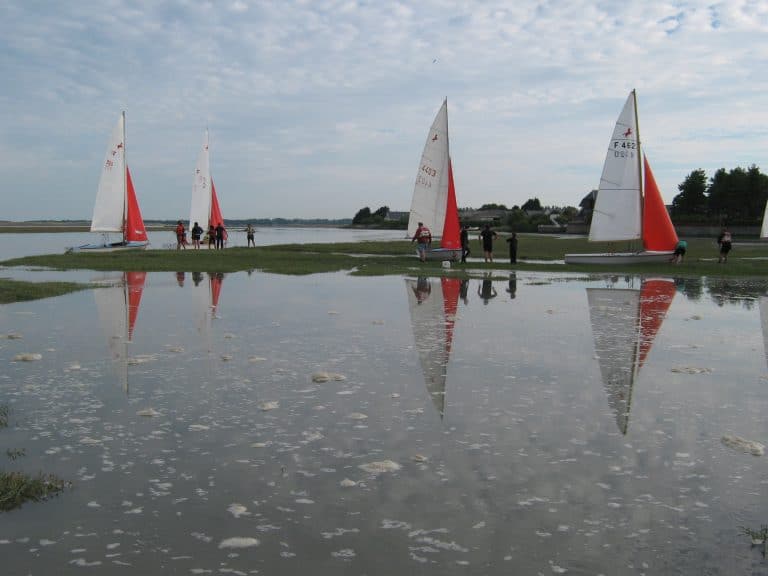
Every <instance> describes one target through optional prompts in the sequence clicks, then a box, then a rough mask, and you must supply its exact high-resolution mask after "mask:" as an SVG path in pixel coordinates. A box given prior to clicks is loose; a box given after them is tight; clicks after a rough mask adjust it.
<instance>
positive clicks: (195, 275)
mask: <svg viewBox="0 0 768 576" xmlns="http://www.w3.org/2000/svg"><path fill="white" fill-rule="evenodd" d="M202 281H203V273H202V272H192V282H194V283H195V286H200V282H202Z"/></svg>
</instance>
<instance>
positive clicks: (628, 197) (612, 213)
mask: <svg viewBox="0 0 768 576" xmlns="http://www.w3.org/2000/svg"><path fill="white" fill-rule="evenodd" d="M643 172H644V175H645V178H643V177H642V175H643ZM624 240H627V241H636V240H642V244H643V248H642V250H638V251H634V252H610V253H604V254H566V255H565V263H566V264H641V263H644V262H664V261H668V260H669V259H670V258H672V255H673V254H674V250H675V246H676V245H677V241H678V239H677V233H676V232H675V227H674V226H673V225H672V220H671V219H670V217H669V214H668V213H667V208H666V206H665V205H664V201H663V199H662V198H661V193H660V192H659V188H658V186H657V185H656V180H655V178H654V177H653V172H651V165H650V163H649V162H648V158H647V156H646V155H645V154H644V153H643V150H642V149H641V147H640V135H639V132H638V120H637V96H636V93H635V91H634V90H632V92H630V93H629V97H628V98H627V101H626V103H625V104H624V108H623V109H622V111H621V114H620V115H619V119H618V120H617V121H616V126H615V127H614V129H613V136H612V137H611V141H610V142H609V144H608V152H607V154H606V157H605V163H604V164H603V174H602V176H601V177H600V187H599V188H598V192H597V200H596V201H595V207H594V210H593V211H592V224H591V226H590V228H589V241H590V242H615V241H624Z"/></svg>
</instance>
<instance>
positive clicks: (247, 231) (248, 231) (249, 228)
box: [245, 222, 256, 248]
mask: <svg viewBox="0 0 768 576" xmlns="http://www.w3.org/2000/svg"><path fill="white" fill-rule="evenodd" d="M245 235H246V236H247V237H248V246H249V247H250V246H251V244H253V247H254V248H256V241H255V240H254V239H253V226H252V225H251V223H250V222H248V226H246V227H245Z"/></svg>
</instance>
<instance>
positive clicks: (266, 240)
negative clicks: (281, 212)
mask: <svg viewBox="0 0 768 576" xmlns="http://www.w3.org/2000/svg"><path fill="white" fill-rule="evenodd" d="M255 230H256V233H255V234H254V242H255V243H256V245H257V246H268V245H272V244H308V243H315V242H322V243H327V242H362V241H368V240H399V239H402V238H404V237H405V231H404V230H354V229H348V228H294V227H289V228H276V227H271V226H270V227H264V228H261V227H258V228H256V229H255ZM148 237H149V242H150V247H151V248H155V249H161V248H174V249H175V248H176V234H175V232H174V231H173V230H172V229H168V230H167V231H160V232H159V231H150V232H148ZM115 239H116V238H115ZM0 240H2V242H0V261H1V260H8V259H10V258H19V257H22V256H36V255H38V254H58V253H62V252H64V250H65V249H66V248H68V247H70V246H81V245H83V244H87V243H89V242H96V241H98V240H100V235H98V234H93V233H91V232H55V233H47V234H0ZM247 244H248V240H247V238H246V236H245V231H244V229H243V230H240V229H234V228H233V229H231V230H229V239H228V241H227V246H247Z"/></svg>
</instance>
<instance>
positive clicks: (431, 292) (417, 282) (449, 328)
mask: <svg viewBox="0 0 768 576" xmlns="http://www.w3.org/2000/svg"><path fill="white" fill-rule="evenodd" d="M405 285H406V288H407V290H408V308H409V310H410V313H411V325H412V327H413V338H414V343H415V347H416V350H417V351H418V353H419V359H420V361H421V369H422V372H423V373H424V381H425V384H426V387H427V393H428V394H429V395H430V397H431V398H432V403H433V404H434V405H435V408H437V411H438V413H439V414H440V418H441V419H442V418H443V416H444V415H445V381H446V375H447V372H448V360H449V359H450V355H451V345H452V343H453V327H454V323H455V321H456V309H457V308H458V303H459V294H460V292H461V279H460V278H446V277H443V278H440V279H434V280H433V279H430V278H426V277H419V278H418V279H413V278H407V279H406V280H405Z"/></svg>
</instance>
